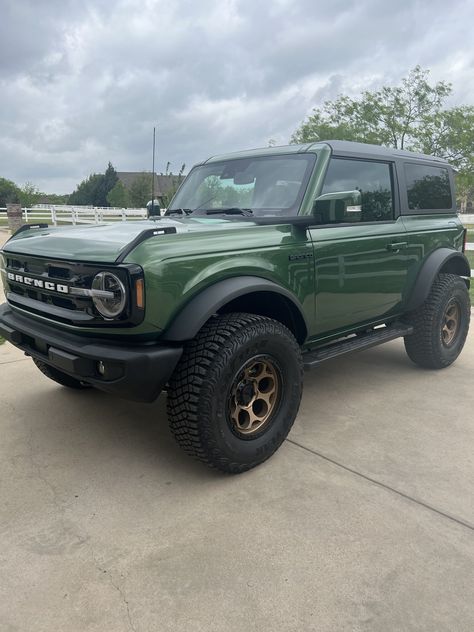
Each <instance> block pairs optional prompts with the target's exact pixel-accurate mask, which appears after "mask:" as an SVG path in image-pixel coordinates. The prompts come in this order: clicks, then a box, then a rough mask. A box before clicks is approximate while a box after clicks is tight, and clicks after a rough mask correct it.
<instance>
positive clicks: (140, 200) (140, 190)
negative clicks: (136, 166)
mask: <svg viewBox="0 0 474 632" xmlns="http://www.w3.org/2000/svg"><path fill="white" fill-rule="evenodd" d="M129 197H130V204H131V205H132V206H133V207H135V208H145V206H146V205H147V204H148V202H149V200H151V173H141V174H140V175H138V176H137V177H136V178H135V180H134V181H133V182H132V184H131V185H130V189H129Z"/></svg>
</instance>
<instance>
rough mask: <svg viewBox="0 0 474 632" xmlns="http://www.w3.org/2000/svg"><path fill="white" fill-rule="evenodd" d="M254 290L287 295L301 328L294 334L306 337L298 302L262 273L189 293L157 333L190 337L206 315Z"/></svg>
mask: <svg viewBox="0 0 474 632" xmlns="http://www.w3.org/2000/svg"><path fill="white" fill-rule="evenodd" d="M255 292H260V293H262V292H269V293H271V294H278V295H279V296H280V297H281V296H283V297H284V298H285V299H287V300H288V301H289V302H290V305H291V309H292V312H293V314H294V316H295V319H296V320H297V321H298V322H297V324H298V326H299V330H300V332H301V333H300V335H299V336H297V338H300V339H302V340H304V339H305V338H306V334H307V331H308V327H307V323H306V319H305V317H304V314H303V312H302V310H301V306H300V304H299V303H298V301H297V299H296V297H295V296H294V295H293V294H292V293H291V292H289V291H288V290H287V289H285V288H283V287H281V286H280V285H278V284H277V283H274V282H273V281H269V280H268V279H264V278H262V277H254V276H239V277H231V278H229V279H224V280H222V281H218V282H217V283H214V284H213V285H210V286H209V287H206V288H205V289H203V290H202V291H201V292H199V293H198V294H197V295H195V296H193V298H191V300H190V301H189V302H188V303H187V304H186V305H185V306H184V307H183V309H182V310H181V311H180V312H179V313H178V314H177V315H176V316H175V317H174V318H173V320H172V322H171V324H170V326H169V327H168V328H167V329H166V331H165V332H164V333H163V335H162V336H160V340H169V341H174V342H183V341H184V340H191V339H192V338H194V336H195V335H196V334H197V333H198V331H199V330H200V329H201V327H202V326H203V325H204V324H205V323H206V322H207V321H208V320H209V318H211V316H213V315H214V314H216V313H217V312H218V311H219V310H220V309H221V308H222V307H223V306H224V305H226V304H227V303H230V302H231V301H233V300H235V299H237V298H239V297H241V296H245V295H246V294H253V293H255ZM277 320H278V318H277Z"/></svg>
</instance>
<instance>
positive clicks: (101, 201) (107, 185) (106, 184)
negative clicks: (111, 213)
mask: <svg viewBox="0 0 474 632" xmlns="http://www.w3.org/2000/svg"><path fill="white" fill-rule="evenodd" d="M117 182H118V176H117V172H116V171H115V169H114V166H113V165H112V163H111V162H109V164H108V165H107V169H106V170H105V173H104V179H103V180H102V184H101V186H100V187H99V191H98V202H97V204H96V206H109V203H108V202H107V195H108V194H109V193H110V191H112V189H113V188H114V186H115V185H116V184H117Z"/></svg>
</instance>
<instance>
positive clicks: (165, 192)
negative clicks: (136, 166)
mask: <svg viewBox="0 0 474 632" xmlns="http://www.w3.org/2000/svg"><path fill="white" fill-rule="evenodd" d="M144 175H145V176H151V172H150V171H117V176H118V179H119V180H120V181H121V182H122V184H123V185H124V187H125V188H126V189H130V187H131V186H132V184H133V182H134V181H135V180H136V179H137V178H139V177H141V176H144ZM183 180H184V176H179V175H174V174H172V173H170V174H168V175H166V176H164V175H158V174H157V173H155V198H156V199H158V200H160V204H162V206H166V204H167V202H168V201H169V198H170V197H171V196H172V195H173V193H174V192H175V191H176V189H177V188H178V187H179V185H180V184H181V182H182V181H183ZM150 194H151V192H150Z"/></svg>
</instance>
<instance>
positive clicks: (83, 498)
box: [0, 335, 474, 632]
mask: <svg viewBox="0 0 474 632" xmlns="http://www.w3.org/2000/svg"><path fill="white" fill-rule="evenodd" d="M473 377H474V336H472V335H471V337H470V339H469V341H468V344H467V348H466V349H465V351H464V352H463V355H462V356H461V358H460V359H459V361H458V362H457V363H456V364H455V365H454V366H453V367H451V368H450V369H447V370H445V371H441V372H427V371H423V370H421V369H417V368H416V367H414V366H413V365H412V364H411V363H410V362H409V361H408V359H407V357H406V356H405V353H404V349H403V344H402V343H400V342H398V341H396V342H394V343H390V344H388V345H385V346H383V347H379V348H376V349H373V350H370V351H367V352H365V353H361V354H358V355H354V356H351V357H346V358H344V359H339V360H334V361H332V362H331V363H328V364H326V366H323V367H321V368H320V369H318V370H317V371H316V372H314V373H310V374H308V375H307V377H306V381H305V395H304V398H303V403H302V407H301V412H300V414H299V415H298V419H297V421H296V424H295V426H294V429H293V431H292V432H291V435H290V438H289V439H288V441H286V442H285V444H284V445H283V446H282V448H281V449H280V451H279V452H278V453H277V454H276V455H275V456H274V457H273V458H272V459H271V460H270V461H268V462H267V463H266V464H264V465H263V466H261V467H259V468H257V469H255V470H253V471H251V472H248V473H246V474H243V475H241V476H237V477H228V476H223V475H220V474H218V473H215V472H212V471H210V470H207V469H206V468H204V467H203V466H202V465H200V464H198V463H195V462H194V461H192V460H191V459H189V458H188V457H187V456H186V455H184V454H183V453H182V452H181V451H180V450H179V449H178V448H177V447H176V446H175V444H174V443H173V441H172V439H171V437H170V435H169V434H168V429H167V424H166V418H165V411H164V404H165V397H164V396H163V397H162V398H160V399H159V401H158V402H157V403H156V404H154V405H146V404H143V405H141V404H133V403H129V402H126V401H120V400H117V399H113V398H111V397H109V396H107V395H105V394H102V393H100V392H98V391H90V392H89V391H86V392H82V393H81V392H74V391H70V390H68V389H66V388H62V387H60V386H58V385H55V384H54V383H53V382H51V381H49V380H48V379H46V378H45V377H43V376H42V375H41V374H40V373H39V371H38V370H37V369H36V368H35V367H34V365H33V364H32V362H31V360H29V359H24V358H23V356H22V355H21V354H20V353H19V352H18V351H17V350H16V349H14V348H13V347H11V346H9V345H2V346H0V406H1V408H0V410H1V422H0V432H1V442H0V453H1V455H0V498H1V508H0V512H1V514H0V630H1V631H2V632H13V631H15V632H16V631H21V632H33V631H34V632H43V631H44V632H56V631H57V632H64V631H65V630H67V631H68V632H76V631H82V630H87V631H88V632H93V631H94V632H95V631H97V632H109V631H110V632H122V631H124V632H125V631H127V632H130V631H132V632H150V631H159V632H162V631H163V632H164V631H166V632H167V631H173V632H176V631H183V632H184V631H186V632H192V631H201V630H202V631H206V632H214V631H215V632H221V631H222V630H226V631H238V632H246V631H248V630H259V631H260V630H268V631H272V632H273V631H280V630H281V631H290V630H291V631H295V632H306V631H312V630H314V631H318V632H323V631H328V632H329V631H331V632H334V631H336V630H337V631H339V630H351V631H353V630H373V631H377V632H379V631H383V632H385V631H392V630H394V631H395V630H396V631H397V632H398V631H400V630H410V631H411V630H426V631H430V632H432V631H434V630H436V631H437V632H439V631H442V630H446V631H449V632H453V631H460V630H465V631H466V632H467V631H469V632H470V631H472V630H473V629H474V533H473V528H474V527H473V525H474V459H473V456H474V450H473V447H474V424H473V412H472V409H473V406H472V405H473V396H472V393H473V387H472V384H473Z"/></svg>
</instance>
